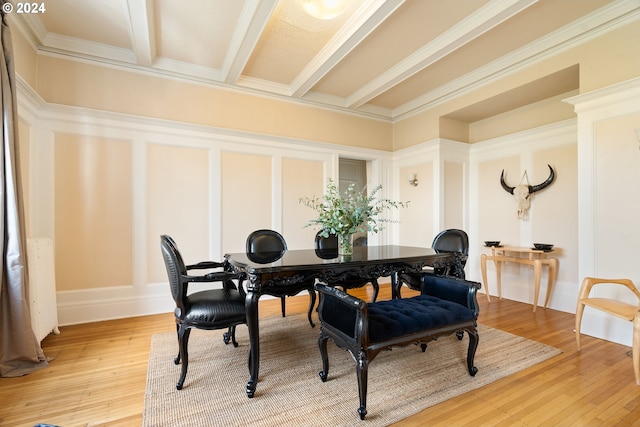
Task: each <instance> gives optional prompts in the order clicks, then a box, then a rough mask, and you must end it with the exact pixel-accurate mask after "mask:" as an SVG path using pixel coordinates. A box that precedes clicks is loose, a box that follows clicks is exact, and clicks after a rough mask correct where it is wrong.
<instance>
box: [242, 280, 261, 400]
mask: <svg viewBox="0 0 640 427" xmlns="http://www.w3.org/2000/svg"><path fill="white" fill-rule="evenodd" d="M259 298H260V294H259V293H257V292H247V297H246V299H245V308H246V310H247V328H248V329H249V373H250V377H249V382H248V383H247V396H248V397H253V395H254V393H255V392H256V387H257V385H258V372H259V371H260V332H259V330H258V299H259Z"/></svg>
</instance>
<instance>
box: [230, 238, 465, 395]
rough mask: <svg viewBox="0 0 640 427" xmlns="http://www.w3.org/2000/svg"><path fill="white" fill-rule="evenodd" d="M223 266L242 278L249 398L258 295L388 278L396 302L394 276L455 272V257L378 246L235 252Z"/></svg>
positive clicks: (255, 370) (254, 375)
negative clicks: (444, 270) (428, 271)
mask: <svg viewBox="0 0 640 427" xmlns="http://www.w3.org/2000/svg"><path fill="white" fill-rule="evenodd" d="M225 260H226V261H227V262H228V265H229V266H230V267H231V268H232V269H233V270H234V271H236V272H241V273H245V274H246V277H247V280H246V282H245V286H246V300H245V307H246V314H247V327H248V331H249V374H250V376H249V381H248V382H247V387H246V393H247V396H248V397H250V398H251V397H254V394H255V392H256V387H257V384H258V374H259V370H260V332H259V324H258V300H259V298H260V297H261V296H262V295H272V296H278V297H280V296H282V295H295V294H296V293H298V292H301V291H302V290H305V289H308V284H309V281H310V280H311V281H319V282H321V283H324V284H328V285H331V284H333V283H336V284H338V283H341V282H343V281H344V279H345V278H347V277H354V276H356V277H378V278H379V277H390V278H391V285H392V297H393V298H396V297H399V295H398V292H397V289H396V283H397V280H396V277H397V274H398V273H404V272H419V271H421V270H422V269H423V268H424V267H435V268H446V267H451V266H455V268H459V269H461V268H462V266H461V261H460V259H459V257H458V256H457V254H455V253H445V252H443V253H439V252H437V251H436V250H434V249H432V248H422V247H412V246H399V245H381V246H362V247H354V248H353V253H352V254H351V255H340V254H339V253H338V252H337V250H335V249H329V250H319V249H298V250H286V251H284V252H274V253H272V254H269V253H261V254H259V255H257V254H252V253H246V252H240V253H228V254H226V255H225Z"/></svg>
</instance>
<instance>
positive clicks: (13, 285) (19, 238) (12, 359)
mask: <svg viewBox="0 0 640 427" xmlns="http://www.w3.org/2000/svg"><path fill="white" fill-rule="evenodd" d="M0 2H1V3H2V5H3V6H4V4H5V3H7V1H6V0H0ZM2 9H3V10H4V7H3V8H2ZM0 37H1V38H2V61H1V64H0V68H1V70H0V78H1V81H0V90H1V91H2V148H1V149H0V157H1V160H2V161H1V162H0V170H1V173H0V247H2V258H1V261H2V265H1V268H2V275H1V276H0V280H1V281H2V282H1V283H0V376H2V377H17V376H21V375H26V374H29V373H31V372H34V371H35V370H38V369H41V368H44V367H46V366H47V365H48V363H47V361H46V358H45V356H44V353H43V351H42V348H40V343H39V342H38V340H37V339H36V337H35V334H34V333H33V329H32V328H31V316H30V314H29V296H28V286H27V285H28V283H29V282H28V280H29V277H28V274H27V256H26V244H27V239H26V237H25V235H26V233H25V229H24V213H23V204H22V189H21V186H20V170H19V168H18V165H19V161H18V112H17V103H16V84H15V83H16V81H15V72H14V64H13V48H12V43H11V32H10V31H9V25H8V24H7V20H6V16H5V14H4V12H2V30H1V32H0Z"/></svg>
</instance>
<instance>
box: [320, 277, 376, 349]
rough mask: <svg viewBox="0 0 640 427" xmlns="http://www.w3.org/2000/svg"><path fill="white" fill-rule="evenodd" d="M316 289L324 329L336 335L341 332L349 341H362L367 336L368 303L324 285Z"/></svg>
mask: <svg viewBox="0 0 640 427" xmlns="http://www.w3.org/2000/svg"><path fill="white" fill-rule="evenodd" d="M315 289H316V291H317V292H318V293H319V296H320V304H318V317H319V318H320V321H321V323H322V325H323V327H328V328H330V329H332V330H333V332H334V333H335V332H336V331H339V333H340V335H341V336H342V338H344V339H347V340H348V341H352V340H355V341H360V339H361V337H362V336H365V337H366V336H367V329H368V328H367V325H366V319H367V303H366V301H363V300H361V299H359V298H356V297H354V296H351V295H349V294H347V293H346V292H343V291H341V290H340V289H337V288H334V287H331V286H327V285H323V284H322V283H316V285H315Z"/></svg>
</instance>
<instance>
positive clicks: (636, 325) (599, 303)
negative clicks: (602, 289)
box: [576, 277, 640, 385]
mask: <svg viewBox="0 0 640 427" xmlns="http://www.w3.org/2000/svg"><path fill="white" fill-rule="evenodd" d="M599 284H613V285H619V286H624V287H626V288H627V289H629V290H630V291H631V293H633V294H634V295H635V296H636V298H637V301H636V304H635V305H633V304H629V303H628V302H624V301H620V300H617V299H613V298H598V297H591V296H590V293H591V290H592V288H593V287H594V286H595V285H599ZM587 306H588V307H591V308H594V309H596V310H600V311H603V312H605V313H608V314H611V315H614V316H616V317H619V318H621V319H624V320H628V321H630V322H632V323H633V343H632V347H631V352H632V358H633V371H634V373H635V378H636V384H637V385H640V290H638V288H637V287H636V286H635V285H634V284H633V282H632V281H631V280H629V279H602V278H596V277H585V278H584V280H583V281H582V286H581V287H580V294H579V295H578V304H577V307H576V344H577V345H578V351H580V324H581V323H582V314H583V313H584V308H585V307H587Z"/></svg>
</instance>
